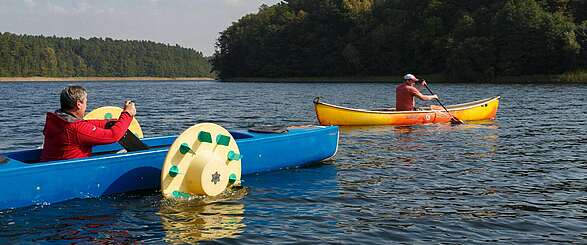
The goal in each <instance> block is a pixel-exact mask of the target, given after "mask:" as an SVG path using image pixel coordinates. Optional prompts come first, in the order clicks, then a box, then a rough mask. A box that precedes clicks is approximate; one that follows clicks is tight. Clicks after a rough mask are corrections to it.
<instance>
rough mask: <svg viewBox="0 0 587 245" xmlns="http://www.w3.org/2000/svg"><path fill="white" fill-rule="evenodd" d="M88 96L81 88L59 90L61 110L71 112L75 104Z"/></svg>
mask: <svg viewBox="0 0 587 245" xmlns="http://www.w3.org/2000/svg"><path fill="white" fill-rule="evenodd" d="M86 96H88V92H87V91H86V89H85V88H83V87H82V86H68V87H67V88H64V89H63V90H61V96H60V98H59V100H60V102H61V110H71V109H74V108H75V106H76V102H78V101H83V99H84V98H85V97H86Z"/></svg>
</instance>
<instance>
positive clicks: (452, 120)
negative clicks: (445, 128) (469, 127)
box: [424, 83, 464, 125]
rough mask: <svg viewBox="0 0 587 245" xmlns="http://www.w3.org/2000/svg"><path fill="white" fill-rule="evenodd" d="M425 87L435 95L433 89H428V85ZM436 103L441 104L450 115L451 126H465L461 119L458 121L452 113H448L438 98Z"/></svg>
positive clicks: (425, 84)
mask: <svg viewBox="0 0 587 245" xmlns="http://www.w3.org/2000/svg"><path fill="white" fill-rule="evenodd" d="M424 86H426V89H428V92H430V93H431V94H435V93H434V92H432V89H430V87H428V84H427V83H424ZM436 102H438V104H440V106H442V108H444V110H445V111H446V113H448V115H450V117H451V118H450V124H453V125H457V124H464V122H463V121H462V120H461V119H458V118H457V117H455V116H453V115H452V114H450V112H449V111H448V109H446V107H445V106H444V105H443V104H442V102H440V100H439V99H438V98H436Z"/></svg>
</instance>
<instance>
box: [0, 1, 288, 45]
mask: <svg viewBox="0 0 587 245" xmlns="http://www.w3.org/2000/svg"><path fill="white" fill-rule="evenodd" d="M278 2H280V1H279V0H0V32H11V33H16V34H30V35H44V36H53V35H55V36H58V37H72V38H80V37H83V38H90V37H103V38H105V37H110V38H113V39H122V40H150V41H154V42H160V43H166V44H172V45H175V44H179V45H180V46H182V47H187V48H193V49H195V50H197V51H200V52H202V53H203V54H204V55H206V56H209V55H211V54H213V53H214V49H215V47H214V44H215V43H216V40H217V39H218V36H219V33H220V32H221V31H223V30H225V29H226V28H227V27H228V26H230V24H231V23H232V22H235V21H238V19H240V18H241V17H242V16H244V15H246V14H250V13H256V12H257V11H258V9H259V7H260V6H261V5H262V4H266V5H274V4H276V3H278Z"/></svg>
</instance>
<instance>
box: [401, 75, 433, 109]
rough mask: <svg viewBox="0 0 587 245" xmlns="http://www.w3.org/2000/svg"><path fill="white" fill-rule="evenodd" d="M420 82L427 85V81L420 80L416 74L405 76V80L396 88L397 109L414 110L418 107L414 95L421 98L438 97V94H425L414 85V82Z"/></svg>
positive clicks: (421, 84) (431, 98)
mask: <svg viewBox="0 0 587 245" xmlns="http://www.w3.org/2000/svg"><path fill="white" fill-rule="evenodd" d="M416 82H418V83H419V84H420V86H426V81H424V80H422V81H420V80H418V78H416V76H414V75H412V74H406V75H405V76H404V82H403V83H402V84H400V85H398V86H397V87H396V88H395V110H396V111H413V110H415V109H416V102H415V101H414V97H418V99H421V100H433V99H438V95H435V94H434V95H424V94H422V93H421V92H420V90H418V89H417V88H416V87H414V84H415V83H416Z"/></svg>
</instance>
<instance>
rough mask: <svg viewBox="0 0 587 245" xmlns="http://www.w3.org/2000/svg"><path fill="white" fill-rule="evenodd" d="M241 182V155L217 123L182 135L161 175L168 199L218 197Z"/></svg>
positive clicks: (199, 126)
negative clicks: (202, 196)
mask: <svg viewBox="0 0 587 245" xmlns="http://www.w3.org/2000/svg"><path fill="white" fill-rule="evenodd" d="M240 181H241V155H240V151H239V149H238V146H237V144H236V141H235V140H234V138H233V137H232V135H231V134H230V133H229V132H228V130H226V129H224V128H223V127H221V126H218V125H216V124H213V123H201V124H196V125H194V126H192V127H190V128H188V129H187V130H186V131H184V132H183V133H182V134H181V135H179V136H178V137H177V138H176V139H175V141H174V142H173V144H172V145H171V147H170V148H169V151H168V152H167V156H166V157H165V161H164V164H163V169H162V171H161V192H162V193H163V195H164V196H165V197H167V198H178V199H189V198H190V197H192V196H201V195H206V196H216V195H218V194H221V193H222V192H224V190H225V189H226V188H227V187H228V186H232V185H239V184H240Z"/></svg>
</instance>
